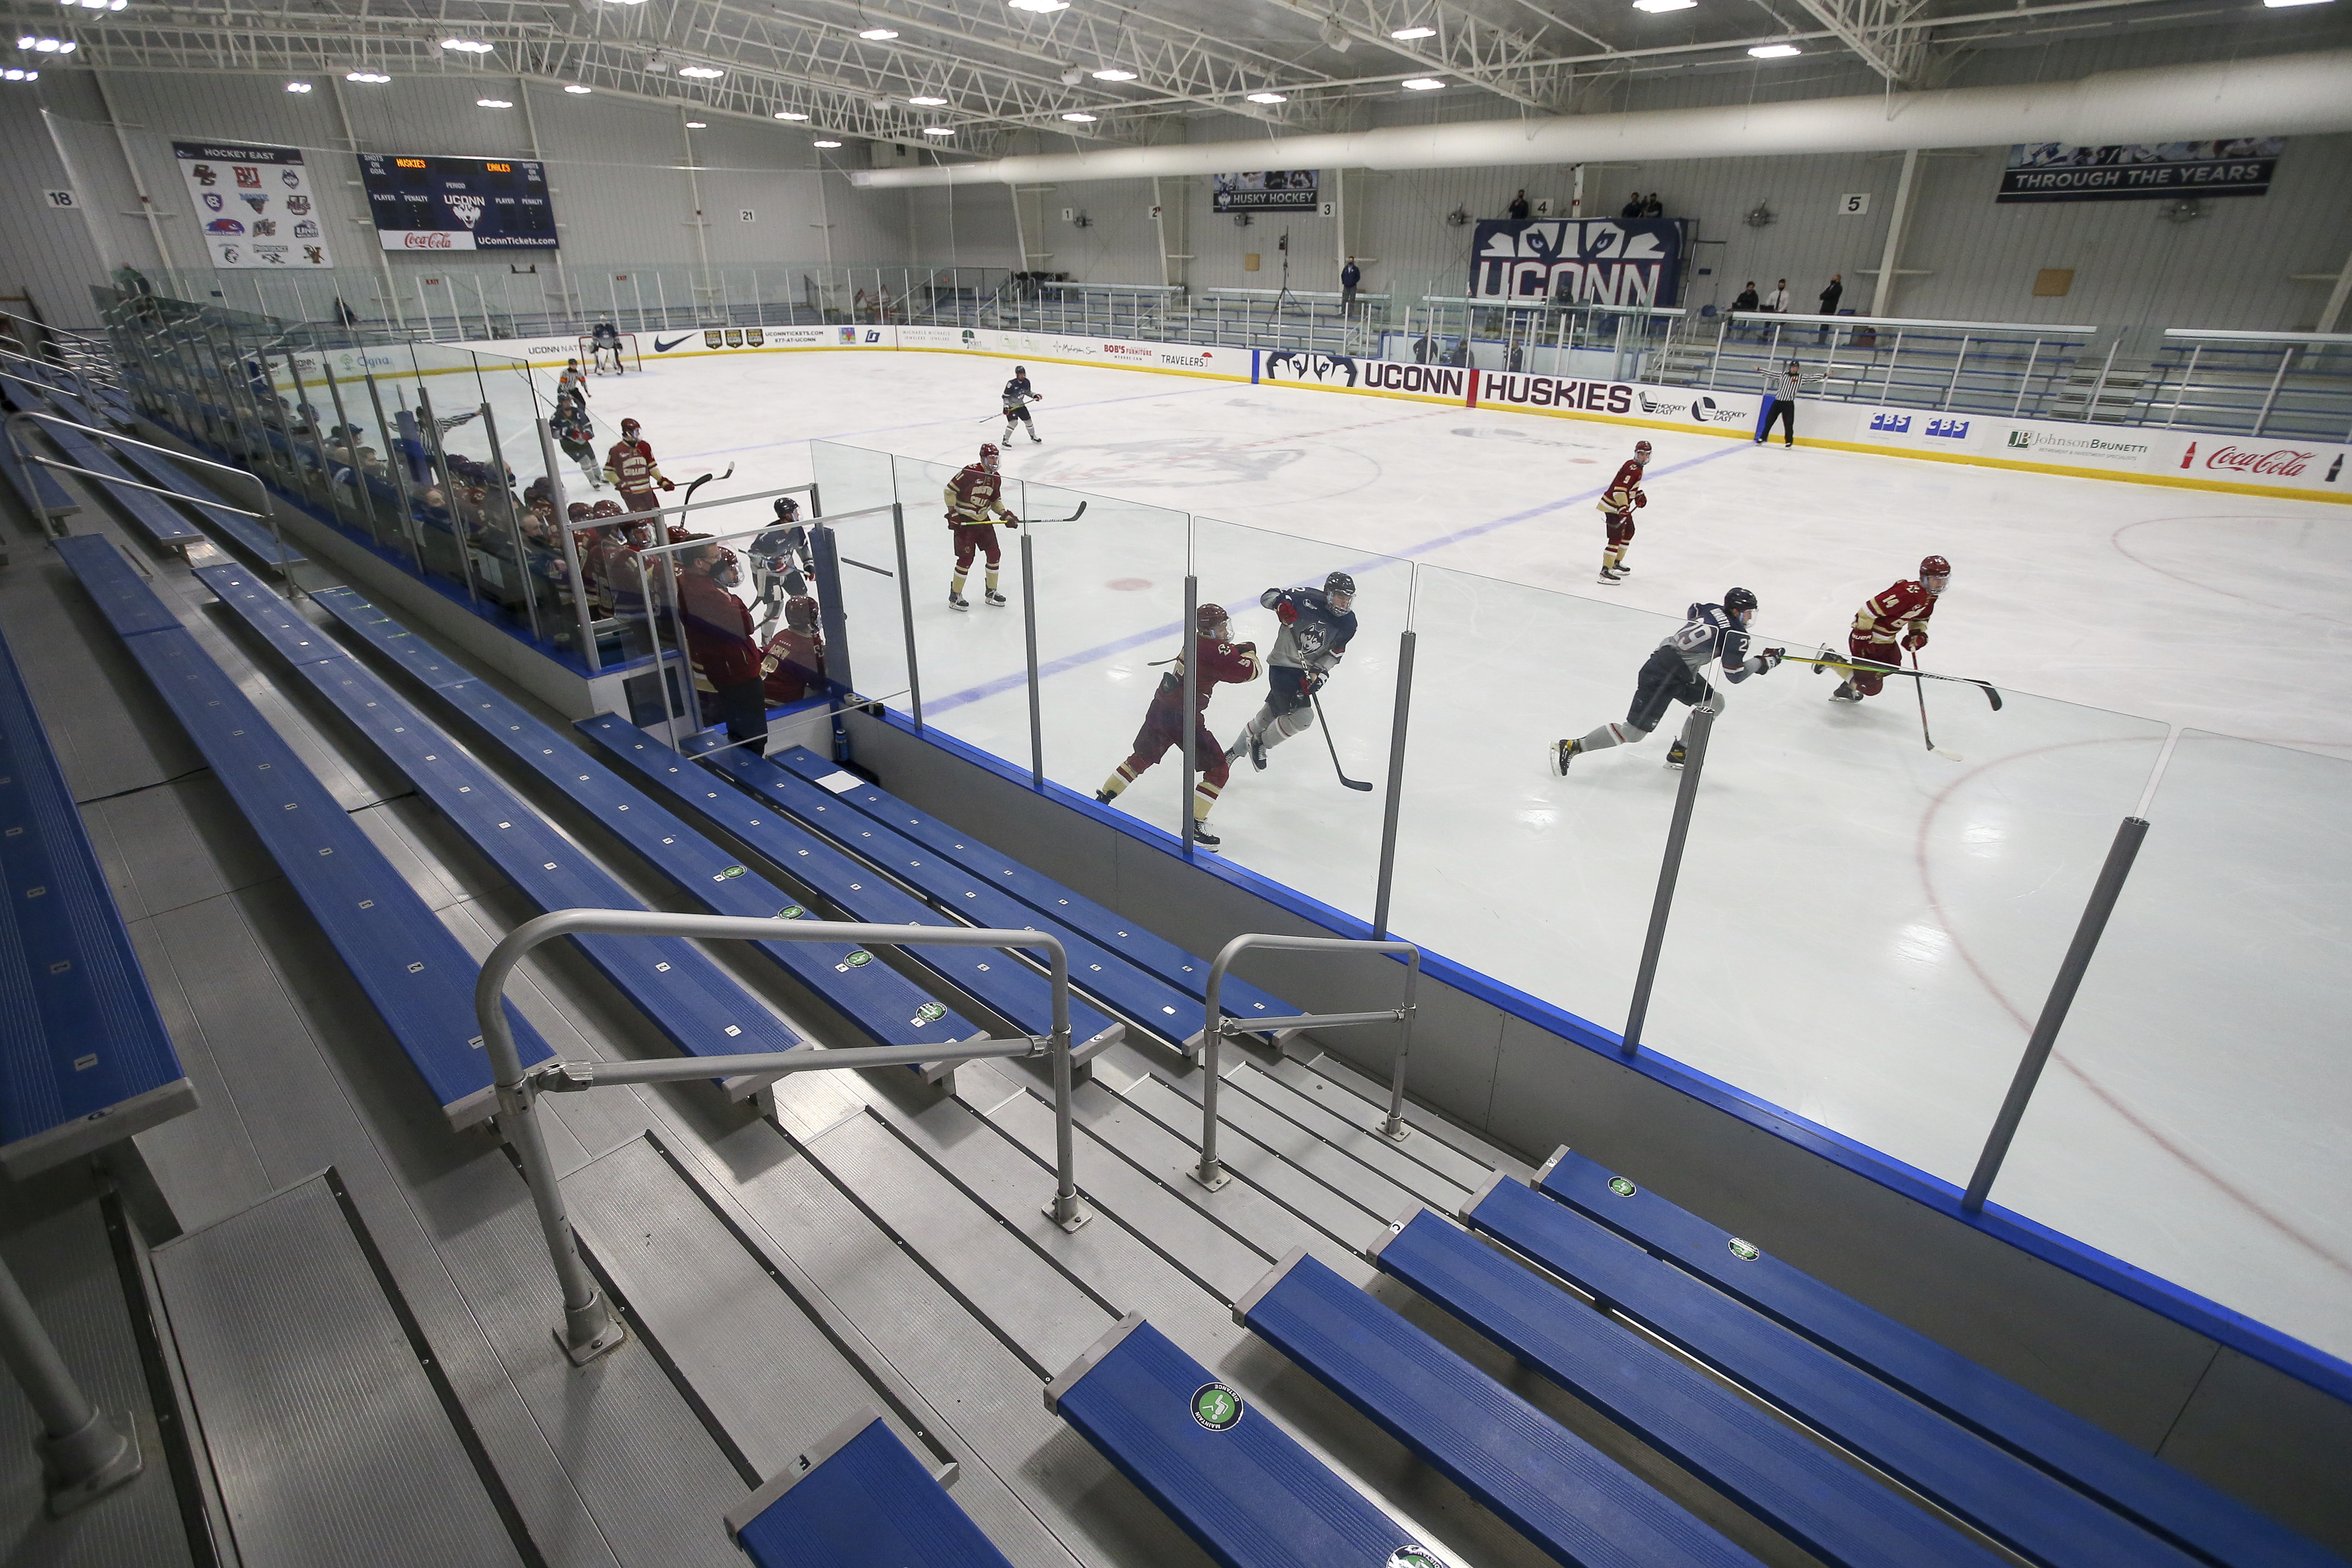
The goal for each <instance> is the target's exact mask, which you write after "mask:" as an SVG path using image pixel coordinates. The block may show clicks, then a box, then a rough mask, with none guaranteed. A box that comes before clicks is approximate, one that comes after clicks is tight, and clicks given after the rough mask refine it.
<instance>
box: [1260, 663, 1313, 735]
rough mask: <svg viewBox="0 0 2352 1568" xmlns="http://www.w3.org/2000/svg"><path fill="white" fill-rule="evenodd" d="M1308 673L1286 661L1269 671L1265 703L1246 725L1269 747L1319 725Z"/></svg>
mask: <svg viewBox="0 0 2352 1568" xmlns="http://www.w3.org/2000/svg"><path fill="white" fill-rule="evenodd" d="M1307 673H1308V672H1307V671H1306V670H1303V669H1298V668H1293V667H1292V666H1290V665H1286V664H1277V665H1276V666H1275V667H1274V668H1272V669H1271V670H1269V671H1267V674H1266V683H1265V707H1263V708H1260V709H1259V710H1257V716H1256V717H1255V718H1254V719H1252V720H1251V721H1249V723H1248V724H1246V725H1245V726H1244V729H1246V730H1247V731H1248V732H1249V733H1250V734H1252V735H1255V737H1257V742H1258V744H1260V745H1262V746H1264V747H1265V749H1266V750H1268V751H1272V750H1273V749H1274V748H1275V747H1276V746H1278V745H1280V744H1282V742H1285V741H1287V740H1288V739H1290V737H1292V736H1293V735H1297V734H1302V733H1304V732H1305V731H1308V730H1311V729H1313V728H1314V727H1315V700H1314V688H1313V687H1310V686H1308V685H1307Z"/></svg>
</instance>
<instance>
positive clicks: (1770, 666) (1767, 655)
mask: <svg viewBox="0 0 2352 1568" xmlns="http://www.w3.org/2000/svg"><path fill="white" fill-rule="evenodd" d="M1788 657H1789V650H1788V649H1787V648H1784V647H1768V648H1766V649H1765V650H1764V651H1763V652H1761V653H1759V654H1758V655H1757V656H1756V673H1757V674H1759V675H1769V674H1771V673H1772V671H1773V670H1774V669H1775V668H1778V667H1779V665H1780V661H1781V660H1782V659H1784V658H1788Z"/></svg>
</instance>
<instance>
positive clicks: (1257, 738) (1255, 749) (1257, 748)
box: [1244, 734, 1265, 773]
mask: <svg viewBox="0 0 2352 1568" xmlns="http://www.w3.org/2000/svg"><path fill="white" fill-rule="evenodd" d="M1244 744H1246V745H1247V746H1248V747H1249V760H1250V766H1252V767H1254V768H1255V769H1256V770H1257V771H1258V772H1260V773H1264V772H1265V736H1263V735H1257V734H1253V735H1250V736H1249V737H1248V738H1247V739H1246V741H1245V742H1244Z"/></svg>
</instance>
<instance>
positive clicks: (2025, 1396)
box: [1536, 1149, 2342, 1568]
mask: <svg viewBox="0 0 2352 1568" xmlns="http://www.w3.org/2000/svg"><path fill="white" fill-rule="evenodd" d="M1613 1180H1615V1177H1614V1176H1613V1174H1612V1173H1611V1172H1609V1171H1606V1170H1603V1169H1602V1168H1601V1166H1599V1165H1597V1164H1595V1163H1592V1162H1591V1161H1590V1160H1588V1159H1586V1158H1584V1156H1582V1155H1581V1154H1578V1153H1575V1152H1571V1151H1570V1150H1567V1149H1562V1150H1560V1151H1559V1152H1558V1153H1556V1154H1554V1155H1553V1156H1552V1158H1551V1161H1550V1163H1549V1164H1547V1165H1546V1166H1545V1167H1544V1169H1543V1171H1542V1172H1541V1173H1539V1179H1538V1184H1537V1189H1536V1190H1537V1191H1538V1192H1540V1193H1542V1194H1545V1195H1546V1196H1548V1197H1550V1198H1554V1199H1557V1200H1558V1201H1559V1202H1561V1203H1563V1204H1566V1205H1569V1206H1570V1208H1572V1209H1574V1210H1576V1211H1577V1212H1578V1213H1580V1214H1581V1215H1585V1216H1586V1217H1588V1218H1590V1219H1592V1220H1594V1221H1597V1222H1598V1223H1600V1224H1601V1225H1604V1226H1608V1227H1609V1228H1610V1229H1612V1230H1613V1231H1616V1232H1618V1233H1619V1234H1620V1235H1622V1236H1625V1237H1629V1238H1630V1239H1632V1240H1633V1242H1634V1243H1635V1244H1637V1245H1638V1246H1640V1247H1643V1248H1644V1249H1645V1250H1647V1251H1650V1252H1653V1253H1654V1254H1656V1255H1657V1256H1659V1257H1661V1258H1665V1259H1666V1260H1667V1261H1669V1262H1672V1263H1675V1264H1676V1265H1678V1266H1680V1267H1681V1268H1685V1269H1687V1270H1689V1271H1690V1272H1691V1273H1693V1274H1695V1275H1696V1276H1698V1277H1699V1278H1700V1279H1705V1280H1706V1281H1707V1282H1708V1283H1709V1284H1711V1285H1713V1286H1714V1287H1715V1288H1716V1289H1719V1290H1722V1291H1724V1292H1725V1293H1726V1294H1727V1295H1730V1296H1732V1297H1735V1298H1737V1299H1738V1300H1741V1301H1745V1302H1746V1303H1747V1304H1748V1306H1750V1307H1752V1308H1754V1309H1755V1310H1758V1311H1759V1312H1762V1313H1763V1314H1764V1315H1765V1316H1767V1317H1769V1318H1770V1319H1772V1320H1773V1321H1775V1322H1778V1323H1780V1324H1782V1325H1783V1326H1785V1327H1787V1328H1789V1329H1791V1330H1793V1331H1796V1332H1798V1333H1800V1334H1802V1335H1804V1336H1805V1337H1806V1338H1807V1339H1810V1340H1811V1341H1812V1342H1815V1343H1816V1344H1820V1345H1822V1346H1824V1347H1826V1348H1827V1349H1829V1350H1831V1351H1833V1352H1836V1353H1838V1354H1839V1355H1842V1356H1843V1357H1844V1358H1845V1359H1846V1360H1848V1361H1850V1362H1852V1363H1854V1364H1855V1365H1857V1366H1860V1367H1862V1368H1864V1370H1866V1371H1868V1372H1870V1373H1874V1374H1875V1375H1876V1376H1878V1377H1880V1378H1883V1379H1884V1380H1885V1381H1886V1382H1888V1383H1891V1384H1894V1385H1895V1387H1897V1388H1899V1389H1902V1390H1903V1391H1904V1392H1905V1393H1906V1394H1910V1395H1911V1397H1912V1398H1914V1399H1916V1400H1919V1401H1920V1402H1921V1403H1923V1404H1926V1405H1933V1406H1934V1407H1935V1408H1937V1409H1938V1410H1940V1411H1942V1412H1943V1413H1944V1414H1945V1415H1948V1416H1950V1417H1951V1418H1952V1419H1953V1420H1955V1421H1958V1422H1959V1423H1960V1424H1961V1425H1962V1426H1967V1427H1969V1428H1970V1429H1971V1430H1973V1431H1975V1432H1977V1433H1979V1434H1980V1435H1981V1436H1986V1437H1989V1438H1990V1439H1991V1440H1992V1441H1994V1442H1996V1443H1999V1444H2000V1445H2001V1446H2002V1447H2006V1448H2008V1449H2009V1450H2011V1452H2012V1453H2016V1454H2019V1455H2021V1456H2023V1457H2024V1458H2028V1459H2031V1460H2032V1461H2034V1462H2035V1463H2037V1464H2039V1465H2040V1466H2041V1467H2042V1468H2044V1469H2046V1470H2048V1471H2050V1472H2051V1473H2052V1474H2053V1475H2055V1476H2057V1477H2059V1478H2060V1479H2063V1480H2066V1481H2068V1482H2071V1483H2072V1484H2073V1485H2074V1486H2076V1487H2078V1488H2080V1489H2083V1490H2084V1491H2085V1492H2088V1493H2089V1494H2091V1495H2092V1496H2093V1497H2095V1498H2098V1499H2100V1500H2103V1501H2105V1503H2107V1504H2108V1505H2109V1506H2110V1507H2112V1508H2115V1509H2116V1510H2120V1511H2122V1512H2124V1513H2126V1514H2127V1515H2130V1516H2131V1517H2133V1518H2135V1519H2137V1520H2138V1521H2140V1522H2142V1523H2143V1524H2145V1525H2147V1527H2148V1528H2149V1529H2151V1530H2154V1531H2158V1533H2160V1534H2163V1535H2166V1536H2168V1537H2169V1538H2170V1539H2172V1540H2173V1541H2175V1542H2179V1544H2181V1545H2183V1546H2186V1547H2187V1548H2189V1550H2190V1551H2192V1552H2197V1553H2199V1554H2200V1555H2202V1556H2205V1557H2208V1558H2210V1559H2211V1560H2212V1561H2214V1562H2215V1563H2227V1564H2231V1568H2256V1565H2260V1568H2342V1564H2341V1561H2340V1560H2339V1559H2337V1558H2336V1557H2334V1556H2333V1555H2331V1554H2330V1553H2328V1552H2325V1551H2323V1550H2321V1549H2320V1548H2319V1547H2318V1546H2316V1545H2314V1544H2313V1543H2312V1542H2308V1541H2305V1540H2304V1539H2303V1538H2302V1537H2301V1536H2299V1535H2297V1534H2295V1533H2294V1531H2291V1530H2288V1529H2287V1528H2286V1527H2285V1526H2284V1525H2282V1524H2280V1523H2278V1522H2277V1521H2274V1520H2272V1519H2270V1518H2268V1517H2267V1516H2265V1515H2263V1514H2262V1513H2259V1512H2257V1511H2255V1510H2253V1509H2251V1508H2248V1507H2247V1506H2246V1505H2245V1504H2243V1503H2242V1502H2240V1501H2238V1500H2236V1499H2235V1498H2232V1497H2230V1496H2228V1495H2227V1494H2225V1493H2223V1492H2221V1491H2218V1490H2216V1489H2214V1488H2212V1487H2210V1486H2208V1485H2206V1484H2205V1483H2204V1482H2202V1481H2200V1480H2198V1479H2196V1478H2194V1477H2192V1476H2189V1475H2186V1474H2184V1473H2183V1472H2181V1471H2179V1470H2177V1469H2175V1468H2173V1467H2171V1466H2170V1465H2168V1464H2166V1463H2164V1462H2163V1461H2162V1460H2160V1459H2158V1458H2154V1457H2153V1456H2150V1455H2148V1454H2145V1453H2142V1452H2141V1451H2140V1450H2139V1449H2137V1448H2135V1447H2132V1446H2131V1445H2130V1444H2128V1443H2126V1442H2125V1441H2124V1440H2123V1439H2122V1438H2120V1437H2117V1436H2115V1435H2114V1434H2113V1433H2111V1432H2108V1431H2106V1430H2105V1428H2103V1427H2099V1426H2093V1425H2092V1424H2091V1423H2090V1422H2088V1421H2085V1420H2084V1419H2083V1418H2082V1417H2081V1416H2079V1415H2075V1414H2074V1413H2073V1412H2072V1411H2069V1410H2064V1409H2061V1408H2060V1407H2059V1406H2057V1405H2053V1404H2052V1403H2051V1402H2050V1401H2048V1400H2046V1399H2044V1398H2042V1396H2041V1395H2040V1394H2034V1393H2032V1392H2030V1391H2029V1390H2026V1389H2024V1388H2021V1387H2019V1386H2018V1385H2017V1384H2014V1383H2011V1381H2010V1380H2009V1379H2007V1378H2005V1377H2002V1376H2000V1374H1999V1373H1992V1372H1989V1371H1987V1370H1986V1369H1985V1368H1983V1367H1981V1366H1979V1365H1978V1364H1977V1363H1974V1362H1972V1361H1970V1360H1969V1359H1968V1358H1967V1357H1966V1356H1963V1355H1961V1354H1959V1353H1958V1352H1955V1351H1951V1350H1948V1349H1946V1348H1945V1347H1944V1346H1942V1345H1939V1344H1937V1342H1935V1341H1933V1340H1931V1339H1929V1338H1927V1335H1925V1334H1922V1333H1920V1332H1919V1331H1916V1330H1915V1329H1909V1328H1906V1327H1905V1326H1904V1325H1903V1324H1901V1323H1898V1322H1896V1321H1895V1320H1894V1319H1892V1318H1890V1317H1887V1316H1886V1315H1885V1313H1883V1312H1880V1311H1877V1310H1874V1309H1873V1308H1870V1307H1865V1306H1864V1305H1863V1304H1862V1303H1861V1302H1859V1301H1857V1300H1854V1299H1853V1297H1851V1296H1848V1295H1846V1294H1845V1293H1843V1291H1840V1290H1836V1289H1832V1288H1831V1287H1829V1286H1827V1285H1824V1284H1822V1282H1821V1281H1820V1280H1818V1279H1814V1278H1813V1277H1812V1276H1811V1275H1810V1274H1807V1273H1805V1272H1804V1271H1803V1270H1801V1269H1800V1268H1793V1267H1791V1266H1790V1265H1789V1264H1787V1263H1783V1262H1781V1261H1780V1259H1779V1258H1773V1257H1771V1256H1770V1255H1769V1254H1768V1253H1766V1252H1764V1251H1763V1250H1762V1249H1761V1248H1760V1247H1755V1246H1753V1245H1751V1244H1750V1243H1748V1242H1746V1241H1743V1240H1740V1238H1738V1237H1734V1236H1732V1235H1731V1234H1730V1233H1729V1232H1728V1231H1724V1230H1719V1229H1717V1227H1715V1226H1711V1225H1709V1224H1707V1223H1706V1221H1705V1220H1703V1219H1701V1218H1699V1217H1698V1216H1697V1215H1694V1214H1692V1213H1690V1212H1689V1211H1688V1210H1685V1209H1682V1208H1678V1207H1676V1206H1675V1205H1673V1204H1671V1203H1668V1202H1667V1201H1666V1200H1665V1199H1664V1198H1662V1197H1660V1196H1658V1195H1657V1194H1655V1193H1653V1192H1648V1191H1646V1190H1643V1188H1640V1187H1638V1186H1635V1185H1634V1184H1633V1183H1631V1182H1628V1183H1625V1184H1624V1186H1625V1187H1626V1188H1629V1189H1631V1190H1630V1191H1625V1192H1622V1193H1620V1192H1619V1191H1618V1190H1617V1189H1615V1188H1612V1186H1611V1183H1612V1181H1613ZM1735 1243H1737V1244H1738V1245H1737V1248H1736V1249H1735V1247H1734V1244H1735Z"/></svg>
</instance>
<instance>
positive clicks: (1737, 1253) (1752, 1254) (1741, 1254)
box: [1731, 1236, 1764, 1263]
mask: <svg viewBox="0 0 2352 1568" xmlns="http://www.w3.org/2000/svg"><path fill="white" fill-rule="evenodd" d="M1731 1256H1732V1257H1734V1258H1738V1259H1739V1261H1740V1262H1742V1263H1753V1262H1755V1261H1756V1260H1757V1259H1758V1258H1761V1257H1763V1256H1764V1249H1763V1248H1762V1247H1759V1246H1757V1245H1756V1244H1755V1243H1754V1242H1752V1241H1742V1240H1740V1239H1739V1238H1738V1237H1736V1236H1735V1237H1732V1238H1731Z"/></svg>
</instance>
